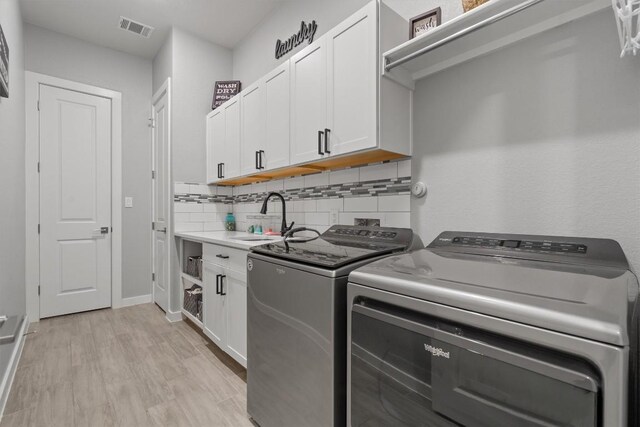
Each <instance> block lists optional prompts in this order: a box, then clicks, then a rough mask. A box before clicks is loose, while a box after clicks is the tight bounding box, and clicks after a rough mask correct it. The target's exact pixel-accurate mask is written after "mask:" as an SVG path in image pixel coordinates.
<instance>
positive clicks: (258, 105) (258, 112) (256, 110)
mask: <svg viewBox="0 0 640 427" xmlns="http://www.w3.org/2000/svg"><path fill="white" fill-rule="evenodd" d="M265 106H266V104H265V97H264V84H263V82H262V81H259V82H257V83H254V84H252V85H251V86H249V87H247V88H246V89H244V90H243V91H242V92H240V110H241V114H240V116H241V117H240V122H241V123H242V126H241V129H242V130H241V137H242V146H241V153H240V168H241V170H240V172H241V174H242V175H248V174H252V173H255V172H257V171H259V170H260V169H261V168H262V166H261V165H260V160H261V159H260V156H261V155H262V152H260V150H261V149H262V146H263V145H264V143H265V137H266V135H265V130H266V120H265V117H266V110H265Z"/></svg>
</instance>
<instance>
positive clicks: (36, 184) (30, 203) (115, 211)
mask: <svg viewBox="0 0 640 427" xmlns="http://www.w3.org/2000/svg"><path fill="white" fill-rule="evenodd" d="M41 84H42V85H47V86H53V87H57V88H60V89H66V90H72V91H76V92H82V93H86V94H88V95H95V96H100V97H103V98H108V99H110V100H111V226H112V228H113V232H112V235H111V308H118V307H122V305H123V304H122V94H121V93H120V92H116V91H113V90H109V89H104V88H100V87H97V86H92V85H87V84H83V83H77V82H73V81H70V80H65V79H60V78H57V77H52V76H48V75H45V74H40V73H34V72H31V71H26V72H25V115H26V117H25V119H26V129H25V179H26V185H25V196H26V206H25V210H26V216H25V226H26V233H25V234H26V236H25V237H26V251H25V252H26V254H25V255H26V262H25V287H26V297H27V298H26V299H27V315H28V316H29V319H30V320H31V321H33V322H37V321H39V320H40V296H39V295H38V287H39V286H40V236H39V234H38V224H39V222H40V179H39V173H38V162H39V159H40V138H39V122H40V120H39V111H38V107H39V106H38V98H39V88H40V85H41Z"/></svg>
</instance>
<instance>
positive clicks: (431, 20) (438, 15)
mask: <svg viewBox="0 0 640 427" xmlns="http://www.w3.org/2000/svg"><path fill="white" fill-rule="evenodd" d="M441 23H442V10H441V9H440V8H439V7H436V8H435V9H431V10H430V11H429V12H426V13H423V14H422V15H418V16H415V17H413V18H411V20H410V21H409V26H410V28H409V38H410V39H412V38H414V37H417V36H420V35H422V34H424V33H426V32H427V31H429V30H431V29H432V28H435V27H437V26H438V25H440V24H441Z"/></svg>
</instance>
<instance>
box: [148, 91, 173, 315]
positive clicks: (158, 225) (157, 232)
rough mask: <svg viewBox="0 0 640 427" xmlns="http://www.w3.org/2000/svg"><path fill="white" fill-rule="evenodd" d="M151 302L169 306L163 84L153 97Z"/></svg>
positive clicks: (165, 95) (165, 98) (166, 132)
mask: <svg viewBox="0 0 640 427" xmlns="http://www.w3.org/2000/svg"><path fill="white" fill-rule="evenodd" d="M152 127H153V129H152V130H153V132H152V135H153V136H152V147H153V148H152V150H153V159H152V161H153V165H152V168H153V173H152V178H153V179H152V182H153V184H152V191H153V218H152V221H153V227H152V234H153V276H152V277H153V301H154V302H155V303H156V304H158V306H159V307H160V308H161V309H163V310H164V311H165V312H166V311H167V310H168V309H169V240H168V237H167V227H168V225H169V207H170V204H169V198H170V191H169V94H168V85H165V86H164V87H163V88H162V89H160V91H159V92H158V93H157V94H156V95H155V96H154V97H153V105H152Z"/></svg>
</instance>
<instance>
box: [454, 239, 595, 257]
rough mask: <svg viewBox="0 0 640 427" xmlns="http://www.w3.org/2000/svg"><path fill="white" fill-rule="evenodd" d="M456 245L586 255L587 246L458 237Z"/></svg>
mask: <svg viewBox="0 0 640 427" xmlns="http://www.w3.org/2000/svg"><path fill="white" fill-rule="evenodd" d="M452 243H453V244H454V245H463V246H469V247H474V246H475V247H481V248H494V249H506V250H509V249H512V250H519V251H531V252H560V253H562V252H564V253H574V254H586V253H587V246H586V245H583V244H579V243H570V242H554V241H545V240H511V239H510V240H502V239H491V238H483V237H472V236H458V237H454V238H453V239H452Z"/></svg>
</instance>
